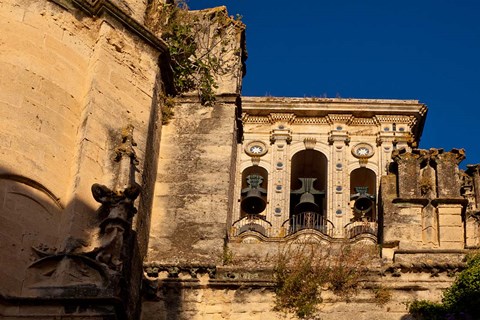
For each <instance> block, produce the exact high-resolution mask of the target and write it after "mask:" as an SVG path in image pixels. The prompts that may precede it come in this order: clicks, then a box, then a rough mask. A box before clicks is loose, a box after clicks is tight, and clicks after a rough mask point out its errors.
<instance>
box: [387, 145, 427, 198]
mask: <svg viewBox="0 0 480 320" xmlns="http://www.w3.org/2000/svg"><path fill="white" fill-rule="evenodd" d="M419 157H420V156H419V155H418V154H413V153H411V152H407V151H406V150H405V149H400V150H395V151H394V152H393V153H392V158H393V160H394V161H395V162H396V163H397V165H398V177H397V179H398V196H399V197H400V198H417V197H419V196H420V192H419V187H418V186H419V181H418V178H419V175H420V166H419Z"/></svg>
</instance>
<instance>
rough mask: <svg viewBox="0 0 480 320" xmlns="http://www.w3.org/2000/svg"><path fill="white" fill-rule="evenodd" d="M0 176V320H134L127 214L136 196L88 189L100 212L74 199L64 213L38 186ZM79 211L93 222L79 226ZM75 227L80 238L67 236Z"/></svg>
mask: <svg viewBox="0 0 480 320" xmlns="http://www.w3.org/2000/svg"><path fill="white" fill-rule="evenodd" d="M0 172H3V173H0V221H1V223H0V255H1V257H2V259H1V260H0V261H1V262H0V283H1V286H0V316H7V317H11V318H12V319H21V318H22V317H30V318H31V317H35V316H39V315H43V316H46V315H52V316H54V315H56V316H61V315H68V316H69V317H73V318H75V317H84V316H88V317H90V316H99V317H100V316H106V317H109V319H110V318H111V319H137V318H138V317H139V315H140V305H139V300H140V283H141V277H142V261H141V257H140V254H139V252H138V251H139V250H138V245H137V239H136V238H137V237H136V234H135V232H134V231H133V230H131V216H132V214H131V210H134V208H133V201H134V200H135V198H136V196H138V192H139V191H138V192H137V193H136V194H134V195H132V192H134V191H132V190H127V189H126V190H125V191H124V192H122V193H120V194H119V193H113V192H112V191H111V190H109V189H108V188H106V187H104V186H100V187H101V188H103V189H102V191H98V190H97V191H96V194H95V190H94V188H92V191H94V195H93V196H94V197H95V199H96V200H97V201H99V202H101V203H102V205H99V208H94V207H92V206H90V205H88V204H86V203H84V202H82V201H81V200H78V199H73V200H72V201H71V202H69V203H68V204H66V205H65V206H63V205H62V203H61V202H60V200H59V199H58V198H57V197H56V196H55V194H54V193H53V192H51V191H50V190H48V189H47V188H46V187H45V186H43V185H42V184H40V183H38V182H36V181H34V180H31V179H29V178H27V177H24V176H20V175H16V174H14V173H6V172H4V170H2V169H1V168H0ZM97 186H98V185H97ZM135 192H136V191H135ZM99 197H100V198H99ZM97 198H98V199H97ZM99 199H100V200H99ZM78 208H81V212H83V214H85V213H91V216H87V217H82V218H81V219H78V218H77V217H75V216H74V215H75V214H81V213H79V212H78ZM127 216H128V219H126V218H125V217H127ZM127 220H129V222H128V221H127ZM74 222H81V226H75V227H76V228H77V229H78V228H82V229H83V230H82V236H80V237H78V236H77V237H73V236H72V235H71V234H70V231H71V229H69V228H71V224H72V223H74Z"/></svg>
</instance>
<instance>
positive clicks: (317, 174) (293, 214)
mask: <svg viewBox="0 0 480 320" xmlns="http://www.w3.org/2000/svg"><path fill="white" fill-rule="evenodd" d="M326 188H327V158H326V157H325V155H323V154H322V153H321V152H318V151H315V150H303V151H300V152H298V153H296V154H295V155H294V156H293V158H292V166H291V185H290V218H289V219H290V233H294V232H297V231H299V230H302V229H316V230H319V231H321V232H326V218H325V212H326V207H327V203H326V199H325V190H326Z"/></svg>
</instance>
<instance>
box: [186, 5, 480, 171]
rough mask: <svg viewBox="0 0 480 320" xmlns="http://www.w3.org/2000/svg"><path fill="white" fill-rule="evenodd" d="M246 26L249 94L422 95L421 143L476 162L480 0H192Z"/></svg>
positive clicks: (478, 151) (479, 147)
mask: <svg viewBox="0 0 480 320" xmlns="http://www.w3.org/2000/svg"><path fill="white" fill-rule="evenodd" d="M188 5H189V7H190V8H191V9H204V8H209V7H214V6H219V5H225V6H227V8H228V10H229V13H230V14H231V15H235V14H237V13H238V14H240V15H242V16H243V19H242V21H243V22H244V23H245V24H246V25H247V50H248V56H249V57H248V60H247V75H246V77H245V78H244V82H243V95H246V96H265V95H268V96H287V97H322V96H327V97H337V96H339V97H342V98H391V99H416V100H420V102H422V103H425V104H427V106H428V107H429V112H428V117H427V122H426V124H425V130H424V134H423V136H422V139H421V143H420V147H421V148H425V149H428V148H431V147H436V148H444V149H446V150H447V151H448V150H450V149H451V148H465V149H466V153H467V159H466V160H464V161H463V163H462V165H461V166H462V167H464V166H465V165H466V164H467V163H468V164H474V163H480V145H479V143H478V142H477V141H478V140H479V139H480V132H479V131H480V130H479V127H480V126H479V124H480V117H479V114H480V112H479V111H478V108H480V103H479V100H478V95H479V93H480V92H479V91H480V90H479V89H480V0H455V1H454V0H450V1H446V0H417V1H412V0H404V1H394V0H391V1H388V0H345V1H343V0H329V1H325V0H317V1H315V0H310V1H283V0H277V1H274V0H223V1H222V0H190V1H189V2H188Z"/></svg>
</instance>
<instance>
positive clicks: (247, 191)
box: [240, 166, 268, 218]
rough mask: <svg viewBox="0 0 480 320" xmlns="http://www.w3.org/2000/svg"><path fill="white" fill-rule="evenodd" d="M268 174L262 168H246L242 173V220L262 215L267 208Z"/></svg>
mask: <svg viewBox="0 0 480 320" xmlns="http://www.w3.org/2000/svg"><path fill="white" fill-rule="evenodd" d="M267 190H268V172H267V170H265V169H264V168H262V167H259V166H253V167H248V168H246V169H245V170H244V171H243V173H242V191H241V205H240V208H241V214H240V216H241V218H243V217H245V216H247V215H260V214H261V213H262V212H264V211H265V208H266V206H267Z"/></svg>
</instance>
